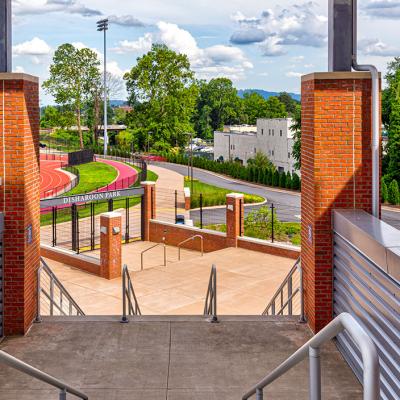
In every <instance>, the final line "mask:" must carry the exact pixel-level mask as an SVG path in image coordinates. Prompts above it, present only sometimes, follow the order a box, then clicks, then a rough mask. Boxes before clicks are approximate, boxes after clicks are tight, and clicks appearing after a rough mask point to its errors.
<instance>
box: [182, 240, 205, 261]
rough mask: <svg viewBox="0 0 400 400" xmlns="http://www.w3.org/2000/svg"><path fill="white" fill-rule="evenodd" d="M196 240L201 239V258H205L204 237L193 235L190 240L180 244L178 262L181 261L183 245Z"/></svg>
mask: <svg viewBox="0 0 400 400" xmlns="http://www.w3.org/2000/svg"><path fill="white" fill-rule="evenodd" d="M195 239H200V246H201V247H200V249H201V256H202V257H203V255H204V237H203V236H202V235H193V236H191V237H190V238H187V239H185V240H183V241H182V242H180V243H179V244H178V260H179V261H180V260H181V247H182V245H184V244H185V243H188V242H190V241H192V240H195Z"/></svg>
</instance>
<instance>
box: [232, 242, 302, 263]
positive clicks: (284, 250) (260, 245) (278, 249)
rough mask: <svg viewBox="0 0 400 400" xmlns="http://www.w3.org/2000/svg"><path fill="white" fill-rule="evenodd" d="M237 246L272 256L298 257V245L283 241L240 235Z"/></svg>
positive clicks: (294, 258) (295, 258)
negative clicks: (267, 240)
mask: <svg viewBox="0 0 400 400" xmlns="http://www.w3.org/2000/svg"><path fill="white" fill-rule="evenodd" d="M237 247H239V248H241V249H247V250H252V251H258V252H260V253H265V254H272V255H274V256H280V257H286V258H292V259H293V260H297V259H298V258H299V257H300V247H295V246H291V245H286V244H284V243H268V242H266V241H265V240H260V239H253V238H247V237H240V238H238V241H237Z"/></svg>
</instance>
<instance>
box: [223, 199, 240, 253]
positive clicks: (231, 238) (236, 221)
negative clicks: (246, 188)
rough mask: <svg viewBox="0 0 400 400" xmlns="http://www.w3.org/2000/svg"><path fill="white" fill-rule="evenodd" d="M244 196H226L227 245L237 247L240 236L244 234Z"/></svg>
mask: <svg viewBox="0 0 400 400" xmlns="http://www.w3.org/2000/svg"><path fill="white" fill-rule="evenodd" d="M243 203H244V196H243V194H239V193H230V194H227V195H226V245H227V246H228V247H237V239H238V236H242V235H243V232H244V227H243V225H244V207H243Z"/></svg>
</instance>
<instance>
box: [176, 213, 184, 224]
mask: <svg viewBox="0 0 400 400" xmlns="http://www.w3.org/2000/svg"><path fill="white" fill-rule="evenodd" d="M175 223H176V224H178V225H185V216H184V215H182V214H178V215H177V216H176V218H175Z"/></svg>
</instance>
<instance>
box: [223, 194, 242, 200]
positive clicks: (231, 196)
mask: <svg viewBox="0 0 400 400" xmlns="http://www.w3.org/2000/svg"><path fill="white" fill-rule="evenodd" d="M226 197H229V198H232V199H243V198H244V194H243V193H228V194H227V195H226Z"/></svg>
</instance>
